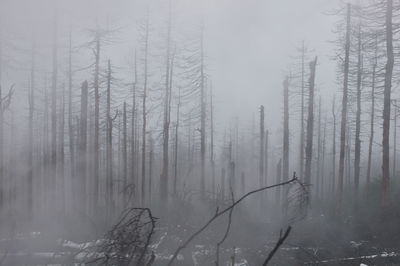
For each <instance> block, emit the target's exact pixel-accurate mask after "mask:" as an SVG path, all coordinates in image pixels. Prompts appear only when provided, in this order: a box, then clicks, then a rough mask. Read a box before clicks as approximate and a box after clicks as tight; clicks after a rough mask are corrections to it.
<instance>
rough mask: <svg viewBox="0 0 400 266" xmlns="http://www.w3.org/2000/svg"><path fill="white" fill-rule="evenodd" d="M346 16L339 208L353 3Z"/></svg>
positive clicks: (339, 190) (344, 147)
mask: <svg viewBox="0 0 400 266" xmlns="http://www.w3.org/2000/svg"><path fill="white" fill-rule="evenodd" d="M346 16H347V18H346V43H345V58H344V73H343V74H344V78H343V98H342V121H341V124H340V154H339V176H338V201H339V208H340V206H341V203H342V195H343V176H344V157H345V152H346V127H347V97H348V83H349V56H350V18H351V5H350V4H347V15H346Z"/></svg>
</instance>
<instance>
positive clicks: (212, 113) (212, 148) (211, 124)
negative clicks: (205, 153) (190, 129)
mask: <svg viewBox="0 0 400 266" xmlns="http://www.w3.org/2000/svg"><path fill="white" fill-rule="evenodd" d="M210 138H211V140H210V141H211V143H210V162H211V182H212V183H211V192H212V195H215V161H214V105H213V95H212V90H211V91H210Z"/></svg>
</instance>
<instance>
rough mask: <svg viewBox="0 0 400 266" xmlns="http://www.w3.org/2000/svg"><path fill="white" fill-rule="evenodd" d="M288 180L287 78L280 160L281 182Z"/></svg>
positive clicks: (286, 81)
mask: <svg viewBox="0 0 400 266" xmlns="http://www.w3.org/2000/svg"><path fill="white" fill-rule="evenodd" d="M287 180H289V77H286V78H285V80H284V81H283V160H282V181H283V182H286V181H287ZM284 191H285V192H284V195H282V196H283V198H284V202H285V205H286V203H287V202H286V201H287V192H288V190H287V189H286V188H285V190H284Z"/></svg>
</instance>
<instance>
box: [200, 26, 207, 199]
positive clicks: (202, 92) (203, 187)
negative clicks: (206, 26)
mask: <svg viewBox="0 0 400 266" xmlns="http://www.w3.org/2000/svg"><path fill="white" fill-rule="evenodd" d="M200 37H201V39H200V60H201V61H200V112H201V113H200V157H201V169H200V172H201V183H200V190H201V196H202V198H203V199H204V198H205V190H206V177H205V164H206V103H205V96H206V95H205V94H206V93H205V89H206V88H205V73H204V47H203V41H204V40H203V29H202V30H201V36H200Z"/></svg>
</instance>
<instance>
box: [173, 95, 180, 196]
mask: <svg viewBox="0 0 400 266" xmlns="http://www.w3.org/2000/svg"><path fill="white" fill-rule="evenodd" d="M180 106H181V91H180V89H179V95H178V104H177V107H176V124H175V149H174V153H175V154H174V195H175V196H176V195H177V186H178V148H179V146H178V143H179V140H178V138H179V119H180V117H179V116H180Z"/></svg>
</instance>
